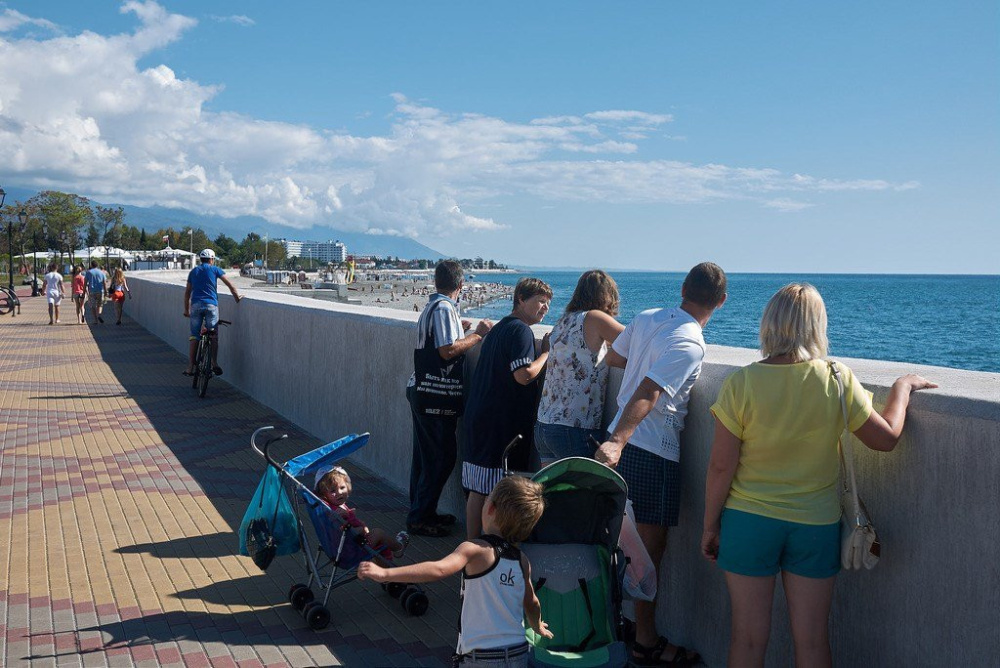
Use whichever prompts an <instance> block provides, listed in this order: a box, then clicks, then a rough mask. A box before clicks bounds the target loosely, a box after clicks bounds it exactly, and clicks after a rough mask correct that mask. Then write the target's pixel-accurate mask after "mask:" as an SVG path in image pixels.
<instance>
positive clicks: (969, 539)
mask: <svg viewBox="0 0 1000 668" xmlns="http://www.w3.org/2000/svg"><path fill="white" fill-rule="evenodd" d="M183 280H184V275H183V274H180V273H176V272H149V273H141V272H140V273H134V274H131V275H130V276H129V283H130V285H131V287H132V292H133V294H134V297H135V298H134V299H133V300H131V301H126V311H127V313H128V314H129V315H130V316H131V317H132V318H134V319H135V320H136V321H138V322H139V323H141V324H142V325H143V326H144V327H145V328H146V329H147V330H149V331H150V332H152V333H153V334H155V335H156V336H158V337H160V338H161V339H163V340H164V341H166V342H167V343H168V344H169V345H171V346H173V347H175V348H177V349H178V350H181V351H185V352H186V349H187V348H186V347H187V337H188V331H187V330H188V323H187V320H186V319H185V318H183V317H181V313H182V308H183V295H184V286H183ZM220 301H221V302H222V304H221V311H222V317H223V318H225V319H227V320H231V321H233V323H234V326H233V327H231V328H229V329H227V330H225V332H224V333H223V334H222V343H221V354H220V360H219V361H220V364H221V365H222V366H223V367H224V368H225V370H226V374H225V380H226V381H227V382H229V383H232V384H233V385H234V386H235V387H237V388H238V389H240V390H242V391H243V392H245V393H247V394H248V395H250V396H251V397H253V398H254V399H256V400H257V401H259V402H261V403H262V404H264V405H266V406H267V407H269V408H270V409H272V410H274V411H276V412H277V413H279V414H281V415H282V416H284V417H285V418H287V419H288V420H289V421H291V422H293V423H295V424H297V425H299V426H301V427H302V428H303V429H305V430H307V431H308V432H310V433H312V434H314V435H315V436H317V437H318V438H320V439H331V438H334V437H337V436H339V435H342V434H345V433H348V432H352V431H370V432H371V433H372V441H371V445H370V446H369V447H367V448H366V449H365V450H363V451H362V452H360V453H359V455H358V462H359V463H361V464H363V465H364V466H365V467H367V468H369V469H370V470H372V471H377V472H378V473H379V475H381V476H382V477H383V478H384V479H385V480H386V481H388V482H390V483H391V484H393V485H395V486H397V487H399V488H401V489H405V488H406V485H407V481H408V479H409V466H410V448H411V444H410V443H411V442H410V439H411V435H410V413H409V407H408V405H407V403H406V400H405V397H404V387H405V384H406V380H407V378H408V376H409V375H410V373H411V371H412V349H413V345H414V340H413V339H414V336H415V335H414V322H415V320H416V318H417V314H416V313H407V312H401V311H395V310H390V309H378V308H365V307H356V306H348V305H340V304H335V303H324V302H318V301H317V300H313V299H308V298H301V297H296V296H291V295H288V296H286V295H274V294H267V293H259V294H252V295H251V296H249V297H248V298H247V299H245V300H244V301H242V302H241V303H240V304H238V305H237V304H235V303H234V302H233V300H232V298H231V297H229V296H228V295H223V296H222V298H221V300H220ZM535 330H536V333H538V334H539V336H540V335H541V334H542V333H544V332H545V331H546V330H547V328H546V327H542V326H539V327H536V328H535ZM706 338H707V339H708V340H711V338H712V335H711V325H709V329H708V331H707V336H706ZM834 344H836V342H834ZM470 358H471V360H470V361H471V363H472V364H474V363H475V353H473V354H472V355H471V356H470ZM755 359H757V354H756V352H755V351H752V350H745V349H737V348H726V347H720V346H709V352H708V357H707V360H706V364H705V368H704V372H703V375H702V378H701V380H699V382H698V384H697V385H696V387H695V391H694V393H693V398H692V403H691V407H690V415H689V417H688V423H687V427H686V429H685V431H684V436H683V443H682V452H683V456H682V462H681V466H682V479H683V486H684V487H683V493H682V499H683V500H682V506H681V525H680V526H679V527H678V528H677V529H676V530H674V531H672V532H671V535H670V540H669V547H668V553H667V555H666V556H665V560H664V568H663V569H662V577H661V582H660V588H661V592H662V594H661V601H662V602H663V603H665V604H662V605H661V606H660V609H659V611H658V618H659V621H660V631H661V632H663V633H665V634H666V635H667V636H668V637H669V638H670V639H671V641H672V642H675V643H679V644H684V645H686V646H688V647H693V648H696V649H697V650H698V651H700V652H701V653H702V655H703V657H704V660H705V662H706V663H707V665H709V666H722V665H725V649H726V645H727V642H728V638H729V627H728V619H729V610H728V605H729V603H728V595H727V592H726V588H725V584H724V581H723V578H722V574H721V573H720V572H719V571H718V570H717V569H716V568H715V566H713V565H712V564H710V563H708V562H706V561H705V560H704V559H702V558H701V556H700V554H699V551H698V541H699V538H700V535H701V519H702V512H703V508H704V479H705V471H706V467H707V463H708V455H709V446H710V444H711V438H712V429H713V421H712V418H711V415H710V413H709V412H708V407H709V405H710V404H711V403H712V401H713V400H714V398H715V396H716V394H717V392H718V390H719V387H720V385H721V383H722V381H723V380H724V379H725V377H726V376H727V375H728V374H729V373H731V372H732V371H734V370H735V369H737V368H739V367H740V366H743V365H746V364H748V363H750V362H752V361H753V360H755ZM843 361H844V362H845V363H846V364H848V365H849V366H850V367H851V368H852V369H853V370H854V371H855V373H856V374H857V375H858V377H859V378H860V379H861V380H862V382H863V383H864V384H865V386H866V387H867V388H868V389H870V390H872V391H873V392H874V393H875V403H876V405H877V406H878V407H881V406H882V405H883V404H884V401H885V397H886V395H887V393H888V390H889V387H890V386H891V384H892V381H893V380H894V379H895V378H896V377H898V376H900V375H902V374H904V373H910V372H917V373H920V374H922V375H924V376H927V377H928V378H931V379H932V380H934V381H935V382H937V383H939V384H940V385H941V388H940V389H938V390H933V391H927V392H920V393H918V394H916V395H914V397H913V400H912V402H911V405H910V411H909V417H908V420H907V426H906V430H905V431H904V434H903V438H902V440H901V441H900V443H899V445H898V447H897V449H896V450H895V451H894V452H892V453H874V452H871V451H867V450H865V449H864V448H863V447H859V448H858V449H856V452H859V456H858V470H859V484H860V490H861V493H862V496H863V497H864V499H865V502H866V504H867V506H868V508H869V510H870V511H871V514H872V516H873V518H874V520H875V522H876V526H877V527H878V529H879V533H880V536H881V538H882V541H883V557H882V562H881V563H880V564H879V566H878V567H877V569H876V570H874V571H872V572H864V573H843V574H842V575H841V576H840V577H839V578H838V584H837V591H836V598H835V601H834V611H833V616H832V622H831V633H832V642H833V651H834V661H835V664H837V665H842V666H859V665H878V666H920V665H927V666H930V665H941V664H944V665H955V666H995V665H997V657H998V656H1000V566H998V564H1000V374H994V373H982V372H973V371H960V370H954V369H945V368H940V367H927V366H919V365H907V364H899V363H892V362H879V361H873V360H855V359H845V360H843ZM619 380H620V375H615V376H614V377H613V388H612V389H613V391H612V392H609V398H613V396H614V390H616V389H617V385H618V382H619ZM609 403H610V402H609ZM610 410H611V409H610V406H609V407H608V409H606V413H607V416H606V417H610ZM252 426H256V425H249V424H248V425H247V428H248V431H249V430H250V428H251V427H252ZM444 503H445V505H446V506H447V507H448V508H449V509H450V510H451V511H452V512H458V511H459V510H460V509H461V507H462V497H461V491H460V489H459V486H458V482H457V477H455V478H453V480H452V482H451V483H449V488H448V489H447V490H446V497H445V500H444ZM459 514H460V513H459ZM775 606H776V607H775V616H774V624H773V633H772V640H771V644H770V648H769V651H768V665H769V666H787V665H791V664H792V663H793V660H792V653H791V640H790V634H789V629H788V622H787V616H786V615H785V613H784V609H785V606H784V600H783V598H782V595H781V593H780V592H779V594H778V596H777V597H776V601H775Z"/></svg>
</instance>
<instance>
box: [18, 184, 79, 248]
mask: <svg viewBox="0 0 1000 668" xmlns="http://www.w3.org/2000/svg"><path fill="white" fill-rule="evenodd" d="M26 204H27V205H29V206H31V207H32V208H33V209H34V210H36V211H37V212H38V216H39V218H40V219H41V223H42V225H44V228H45V232H46V234H45V236H46V245H47V246H48V247H49V248H52V249H56V250H58V252H59V255H60V256H62V255H63V254H64V253H65V254H68V255H69V256H70V260H71V261H72V260H73V259H74V257H73V255H74V254H73V249H75V248H77V247H78V246H79V245H80V242H81V240H82V238H83V234H84V232H85V230H86V229H87V228H88V227H89V226H90V224H91V223H92V222H93V221H94V211H93V210H92V209H91V208H90V201H89V200H88V199H87V198H86V197H80V196H79V195H73V194H67V193H62V192H58V191H55V190H45V191H42V192H40V193H38V194H37V195H35V196H34V197H32V198H31V199H29V200H28V201H27V203H26Z"/></svg>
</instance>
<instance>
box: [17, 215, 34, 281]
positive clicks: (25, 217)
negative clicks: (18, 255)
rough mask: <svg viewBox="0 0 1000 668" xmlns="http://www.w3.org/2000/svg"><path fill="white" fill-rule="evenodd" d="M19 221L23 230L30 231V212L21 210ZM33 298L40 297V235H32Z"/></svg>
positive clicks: (18, 216)
mask: <svg viewBox="0 0 1000 668" xmlns="http://www.w3.org/2000/svg"><path fill="white" fill-rule="evenodd" d="M17 219H18V220H19V221H20V222H21V230H22V231H24V230H27V229H28V212H27V211H25V210H24V209H21V210H20V211H18V212H17ZM31 274H32V277H31V296H32V297H37V296H38V233H37V232H32V233H31Z"/></svg>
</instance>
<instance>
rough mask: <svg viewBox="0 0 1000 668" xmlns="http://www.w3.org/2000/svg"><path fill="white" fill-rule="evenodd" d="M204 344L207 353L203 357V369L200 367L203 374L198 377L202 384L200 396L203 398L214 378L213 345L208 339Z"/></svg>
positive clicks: (199, 389) (199, 391)
mask: <svg viewBox="0 0 1000 668" xmlns="http://www.w3.org/2000/svg"><path fill="white" fill-rule="evenodd" d="M204 346H205V353H204V355H202V358H201V369H199V372H200V374H201V375H200V378H199V379H198V380H199V382H200V386H199V387H198V396H199V397H202V398H204V397H205V393H206V392H208V381H209V380H210V379H211V378H212V352H211V345H210V344H209V343H208V342H207V339H205V340H204Z"/></svg>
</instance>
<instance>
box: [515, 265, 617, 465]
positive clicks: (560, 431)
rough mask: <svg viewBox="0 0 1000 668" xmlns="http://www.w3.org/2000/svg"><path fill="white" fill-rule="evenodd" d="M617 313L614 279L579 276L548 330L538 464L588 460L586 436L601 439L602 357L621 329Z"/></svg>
mask: <svg viewBox="0 0 1000 668" xmlns="http://www.w3.org/2000/svg"><path fill="white" fill-rule="evenodd" d="M617 314H618V285H617V284H616V283H615V280H614V279H613V278H611V276H609V275H608V274H607V273H605V272H603V271H601V270H599V269H594V270H592V271H588V272H586V273H584V274H583V275H582V276H580V280H579V281H577V284H576V290H575V291H574V292H573V298H572V299H571V300H570V302H569V305H568V306H567V307H566V313H564V314H563V315H562V317H560V318H559V320H558V321H556V324H555V326H554V327H553V328H552V335H551V338H550V345H551V348H550V351H549V359H548V362H547V364H546V366H545V384H544V386H543V388H542V400H541V402H540V403H539V404H538V422H536V423H535V447H536V448H537V449H538V454H539V456H540V457H541V460H542V464H548V463H551V462H554V461H556V460H557V459H562V458H564V457H590V456H591V455H592V454H593V447H592V446H591V445H590V438H591V437H593V438H595V439H596V440H597V441H598V442H600V441H601V440H602V439H603V436H604V435H603V433H602V432H601V417H602V414H603V409H604V393H605V390H606V388H607V386H608V366H607V364H605V363H604V356H605V354H606V353H607V350H608V347H609V346H610V345H611V343H612V342H614V340H615V339H616V338H618V335H619V334H620V333H621V332H622V330H623V329H625V327H624V326H623V325H622V324H620V323H619V322H618V321H617V320H615V318H614V316H615V315H617Z"/></svg>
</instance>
